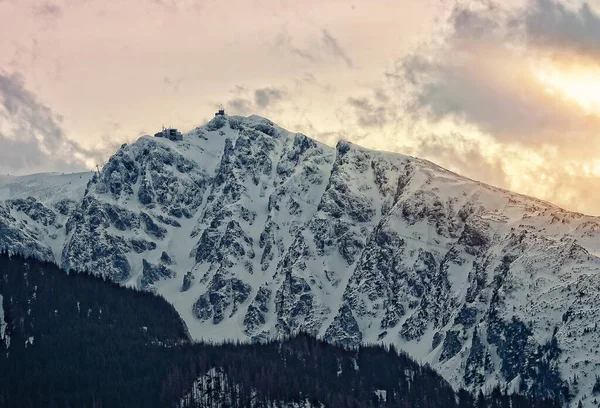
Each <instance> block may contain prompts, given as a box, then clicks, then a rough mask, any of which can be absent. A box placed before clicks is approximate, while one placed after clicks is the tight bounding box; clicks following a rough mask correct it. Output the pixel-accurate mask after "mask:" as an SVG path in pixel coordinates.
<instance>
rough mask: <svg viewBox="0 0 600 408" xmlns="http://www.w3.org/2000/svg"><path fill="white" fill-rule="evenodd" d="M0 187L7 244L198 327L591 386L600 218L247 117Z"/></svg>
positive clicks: (596, 360)
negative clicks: (391, 349) (92, 167)
mask: <svg viewBox="0 0 600 408" xmlns="http://www.w3.org/2000/svg"><path fill="white" fill-rule="evenodd" d="M0 198H2V199H3V200H4V201H2V202H1V204H0V247H2V248H9V249H11V250H13V251H18V252H21V253H26V254H35V255H36V256H38V257H41V258H44V259H53V260H55V261H56V262H58V263H60V264H61V265H62V266H64V267H66V268H72V269H86V270H90V271H93V272H97V273H101V274H104V275H106V276H108V277H110V278H111V279H113V280H115V281H118V282H121V283H124V284H128V285H137V286H139V287H143V288H145V289H147V290H152V291H156V292H158V293H160V294H162V295H163V296H165V297H166V298H167V299H168V300H169V301H170V302H172V303H173V304H174V306H175V307H176V309H177V310H178V311H179V313H180V314H181V316H182V317H183V318H184V320H185V322H186V324H187V325H188V328H189V330H190V333H191V335H192V336H193V337H194V338H196V339H211V340H223V339H241V340H257V339H265V338H272V337H274V336H280V335H285V334H289V333H293V332H297V331H300V330H301V331H307V332H310V333H312V334H316V335H319V336H322V337H324V338H325V339H327V340H328V341H331V342H335V343H339V344H343V345H347V346H353V345H357V344H359V343H361V342H384V343H393V344H395V345H397V346H399V347H400V348H402V349H404V350H406V351H408V352H409V353H410V354H411V355H412V356H413V357H415V358H417V359H418V360H420V361H421V362H427V363H430V364H431V365H432V366H433V367H434V368H436V369H438V370H439V371H440V372H441V373H442V374H443V375H444V376H445V377H446V378H447V379H448V380H449V381H450V382H451V383H452V384H453V385H455V386H465V387H468V388H472V389H476V388H478V387H480V386H491V385H493V384H496V383H498V382H501V383H508V384H509V385H510V387H513V388H515V389H520V390H522V391H527V392H530V393H535V394H544V393H547V392H551V391H552V390H558V389H561V387H563V386H566V385H568V386H569V388H570V392H571V393H572V394H574V395H576V396H577V398H576V399H574V401H578V400H579V399H581V398H583V397H584V395H585V396H587V397H586V399H585V400H584V402H586V403H591V401H592V400H593V399H594V397H593V396H592V394H593V393H592V387H593V385H594V381H595V374H596V373H598V374H600V368H599V367H598V366H599V365H600V356H599V355H598V354H597V353H598V349H599V347H598V346H599V345H600V332H598V331H597V325H596V322H597V320H598V317H599V316H600V303H599V300H600V274H599V271H600V258H598V257H597V255H598V254H600V240H599V239H598V238H599V237H600V219H599V218H595V217H589V216H584V215H582V214H577V213H573V212H568V211H565V210H562V209H560V208H558V207H556V206H554V205H552V204H549V203H547V202H543V201H540V200H537V199H534V198H530V197H525V196H522V195H519V194H515V193H511V192H508V191H505V190H501V189H498V188H495V187H491V186H488V185H485V184H482V183H478V182H476V181H473V180H469V179H467V178H464V177H461V176H459V175H457V174H454V173H452V172H449V171H447V170H445V169H442V168H440V167H438V166H436V165H435V164H433V163H430V162H428V161H425V160H420V159H417V158H413V157H409V156H403V155H399V154H392V153H385V152H379V151H372V150H367V149H364V148H361V147H359V146H356V145H353V144H351V143H347V142H339V143H338V144H337V146H336V147H335V148H334V147H329V146H326V145H323V144H321V143H319V142H317V141H315V140H312V139H310V138H308V137H307V136H304V135H302V134H298V133H290V132H288V131H286V130H284V129H282V128H280V127H278V126H276V125H274V124H273V123H271V122H270V121H268V120H267V119H264V118H260V117H257V116H250V117H248V118H243V117H237V116H235V117H234V116H231V117H229V116H217V117H215V118H214V119H213V120H211V121H210V122H209V123H208V124H206V125H205V126H201V127H198V128H197V129H194V130H192V131H191V132H189V133H187V134H185V135H184V136H183V140H182V141H171V140H169V139H166V138H156V137H150V136H144V137H142V138H140V139H139V140H138V141H136V142H135V143H133V144H131V145H123V146H122V147H121V148H120V149H119V150H118V151H117V152H116V153H115V154H114V155H113V156H112V157H111V158H110V160H109V161H108V163H106V164H105V165H104V167H103V168H102V170H101V171H100V173H97V174H96V173H85V174H72V175H34V176H28V177H20V178H15V177H3V178H0ZM574 375H576V377H577V378H576V379H574Z"/></svg>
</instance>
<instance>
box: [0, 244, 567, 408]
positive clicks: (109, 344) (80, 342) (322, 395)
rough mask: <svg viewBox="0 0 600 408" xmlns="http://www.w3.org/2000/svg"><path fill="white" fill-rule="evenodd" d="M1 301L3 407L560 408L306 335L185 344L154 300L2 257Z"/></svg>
mask: <svg viewBox="0 0 600 408" xmlns="http://www.w3.org/2000/svg"><path fill="white" fill-rule="evenodd" d="M0 295H1V296H2V310H3V316H4V319H3V320H4V321H3V322H2V326H3V330H2V331H0V333H2V332H4V336H3V337H2V339H0V351H1V355H0V407H73V408H74V407H172V406H186V407H191V408H193V407H220V406H227V407H249V406H252V407H273V406H284V405H283V404H284V403H287V404H292V403H294V402H297V403H304V404H306V403H309V404H312V405H313V406H325V407H335V408H337V407H340V408H342V407H423V408H437V407H440V408H441V407H444V408H452V407H457V408H458V407H460V408H463V407H464V408H468V407H477V408H488V407H490V408H491V407H502V408H504V407H507V408H508V407H512V408H521V407H523V408H526V407H531V408H537V407H539V408H542V407H544V408H545V407H548V408H549V407H558V406H560V405H559V403H558V402H556V401H550V400H545V401H542V400H533V399H529V398H526V397H523V396H519V395H507V394H506V393H504V392H503V391H502V390H501V389H500V388H496V389H494V390H491V392H489V393H486V394H484V393H481V392H480V393H478V394H477V395H472V394H470V393H469V392H467V391H465V390H459V391H458V392H455V391H454V390H453V389H452V388H451V387H450V385H449V384H448V383H447V382H446V381H445V380H444V379H443V378H442V377H441V376H439V375H438V374H437V373H436V372H434V371H433V370H432V369H431V368H429V367H427V366H425V367H424V366H420V365H419V364H417V363H416V362H414V361H412V360H411V359H410V358H409V357H408V356H407V355H406V354H404V353H402V352H398V351H397V350H395V349H394V348H384V347H381V346H367V347H362V348H360V349H358V350H345V349H343V348H340V347H336V346H333V345H329V344H327V343H325V342H322V341H320V340H317V339H315V338H312V337H310V336H307V335H303V334H300V335H298V336H296V337H294V338H290V339H287V340H284V341H281V342H269V343H260V344H258V343H256V344H234V343H228V344H222V345H215V344H199V343H192V342H191V341H190V339H189V336H188V333H187V330H186V327H185V324H184V323H183V321H182V320H181V319H180V317H179V315H178V314H177V312H176V311H175V309H174V308H173V307H172V306H171V305H170V304H169V303H168V302H167V301H165V300H164V299H163V298H161V297H159V296H156V295H154V294H151V293H148V292H142V291H137V290H134V289H129V288H124V287H122V286H119V285H117V284H115V283H112V282H110V281H106V280H105V279H103V278H99V277H97V276H94V275H92V274H87V273H73V272H72V273H70V274H67V273H65V272H64V271H62V270H60V269H59V268H58V267H57V266H56V265H54V264H52V263H48V262H42V261H38V260H34V259H26V258H23V257H20V256H15V255H13V256H9V255H8V254H7V253H0ZM0 316H1V314H0ZM199 378H200V379H201V380H198V379H199ZM202 378H203V379H202ZM197 380H198V381H197ZM277 404H278V405H277ZM290 406H291V405H290Z"/></svg>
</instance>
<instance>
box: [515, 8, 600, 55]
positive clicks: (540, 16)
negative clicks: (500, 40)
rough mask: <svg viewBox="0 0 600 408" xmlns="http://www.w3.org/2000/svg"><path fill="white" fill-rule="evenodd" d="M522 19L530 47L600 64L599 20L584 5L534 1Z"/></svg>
mask: <svg viewBox="0 0 600 408" xmlns="http://www.w3.org/2000/svg"><path fill="white" fill-rule="evenodd" d="M522 20H523V21H524V24H525V28H526V33H527V41H528V43H529V44H530V45H532V46H535V47H537V48H540V49H545V50H547V51H550V52H553V53H568V54H570V55H577V56H586V57H589V58H592V59H594V60H596V61H600V17H599V16H598V14H597V13H596V12H595V11H594V10H593V9H592V8H591V7H590V5H589V4H588V3H587V2H586V3H583V4H582V5H581V6H580V7H579V8H573V7H569V6H568V5H566V4H564V3H559V2H557V1H554V0H534V1H532V5H531V6H530V7H529V8H528V9H527V12H526V13H525V15H524V17H523V18H522Z"/></svg>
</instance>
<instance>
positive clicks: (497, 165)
mask: <svg viewBox="0 0 600 408" xmlns="http://www.w3.org/2000/svg"><path fill="white" fill-rule="evenodd" d="M411 153H412V154H413V155H415V156H418V157H422V158H424V159H430V160H433V161H435V162H436V163H437V164H438V165H440V166H442V167H445V168H447V169H451V170H452V171H454V172H456V173H459V174H461V175H464V176H467V177H470V178H473V179H475V180H485V181H486V183H488V184H492V185H494V186H499V187H505V188H506V187H508V186H509V185H510V183H509V179H508V176H507V174H506V173H505V171H504V168H503V163H502V161H501V160H500V158H499V157H498V156H492V155H489V154H487V153H485V152H484V149H483V146H482V143H481V142H479V141H477V140H473V139H469V138H467V137H465V136H464V135H462V134H461V133H456V132H453V133H449V134H444V135H439V134H426V135H423V136H422V137H420V138H419V140H418V142H417V144H416V146H414V147H413V148H412V152H411Z"/></svg>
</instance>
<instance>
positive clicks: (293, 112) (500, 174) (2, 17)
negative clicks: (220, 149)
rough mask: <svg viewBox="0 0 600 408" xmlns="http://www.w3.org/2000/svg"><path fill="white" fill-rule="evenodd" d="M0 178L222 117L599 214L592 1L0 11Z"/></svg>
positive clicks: (26, 7) (64, 3)
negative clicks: (395, 157) (221, 113)
mask: <svg viewBox="0 0 600 408" xmlns="http://www.w3.org/2000/svg"><path fill="white" fill-rule="evenodd" d="M0 49H1V50H2V52H1V53H0V143H1V148H0V173H3V174H28V173H35V172H47V171H58V172H72V171H86V170H90V169H91V168H93V167H94V166H95V165H96V164H99V165H102V164H103V163H104V162H105V161H106V160H107V159H108V158H109V157H110V155H111V154H112V153H114V151H115V150H116V149H117V148H118V147H119V146H120V145H121V144H123V143H130V142H133V141H135V140H136V139H137V138H138V137H140V136H141V135H143V134H153V133H155V132H156V131H158V130H160V128H161V126H162V125H165V126H172V127H177V128H178V129H180V130H182V131H187V130H190V129H192V128H194V127H196V126H198V125H202V124H204V123H206V122H207V121H208V120H210V118H211V117H212V116H213V115H214V112H215V110H216V109H217V106H218V105H219V104H223V105H224V106H225V109H226V111H227V112H228V113H230V114H239V115H250V114H258V115H261V116H265V117H268V118H269V119H271V120H272V121H273V122H275V123H277V124H279V125H280V126H282V127H284V128H286V129H288V130H290V131H296V132H302V133H304V134H306V135H308V136H310V137H313V138H315V139H318V140H320V141H322V142H324V143H327V144H329V145H334V144H335V143H336V142H337V141H338V140H340V139H344V140H349V141H352V142H354V143H357V144H360V145H362V146H365V147H369V148H374V149H380V150H387V151H394V152H398V153H403V154H408V155H412V156H418V157H422V158H425V159H429V160H432V161H434V162H436V163H437V164H439V165H441V166H443V167H446V168H448V169H450V170H452V171H455V172H457V173H460V174H462V175H465V176H467V177H470V178H472V179H476V180H479V181H482V182H485V183H489V184H492V185H495V186H499V187H502V188H506V189H510V190H514V191H517V192H520V193H524V194H528V195H533V196H536V197H539V198H541V199H545V200H548V201H551V202H554V203H556V204H558V205H561V206H563V207H565V208H567V209H570V210H574V211H579V212H583V213H588V214H593V215H600V0H598V1H596V0H594V1H592V0H590V1H587V2H586V1H581V0H563V1H556V0H502V1H496V0H454V1H447V0H420V1H414V0H349V1H342V0H320V1H317V0H303V1H294V0H260V1H259V0H231V1H227V2H225V1H213V0H122V1H119V2H107V1H103V0H47V1H46V0H35V1H34V0H0Z"/></svg>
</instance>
